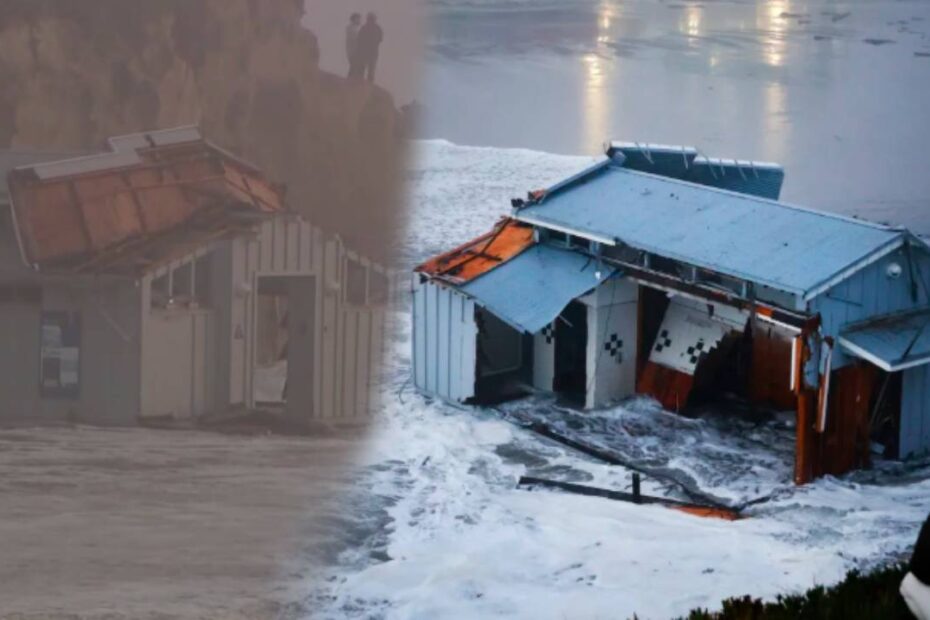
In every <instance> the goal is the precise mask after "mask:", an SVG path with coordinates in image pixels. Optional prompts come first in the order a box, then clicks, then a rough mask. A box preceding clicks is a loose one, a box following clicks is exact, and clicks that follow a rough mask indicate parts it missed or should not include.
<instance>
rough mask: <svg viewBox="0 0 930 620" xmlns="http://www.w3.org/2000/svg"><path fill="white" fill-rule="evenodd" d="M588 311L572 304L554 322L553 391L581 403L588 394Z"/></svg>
mask: <svg viewBox="0 0 930 620" xmlns="http://www.w3.org/2000/svg"><path fill="white" fill-rule="evenodd" d="M587 346H588V307H587V306H585V305H584V304H583V303H581V302H580V301H577V300H576V301H572V302H571V303H569V304H568V306H566V307H565V310H563V311H562V314H560V315H559V317H558V318H557V319H556V321H555V377H554V380H553V388H554V389H555V391H556V392H557V393H559V394H561V395H563V396H565V397H566V398H567V399H568V400H570V401H572V402H581V403H584V399H585V393H586V392H587V376H588V364H587Z"/></svg>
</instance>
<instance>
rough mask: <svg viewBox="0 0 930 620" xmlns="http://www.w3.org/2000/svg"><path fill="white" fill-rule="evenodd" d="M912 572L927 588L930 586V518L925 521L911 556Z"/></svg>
mask: <svg viewBox="0 0 930 620" xmlns="http://www.w3.org/2000/svg"><path fill="white" fill-rule="evenodd" d="M911 572H912V573H913V574H914V576H915V577H917V579H919V580H920V581H921V583H923V584H924V585H926V586H930V516H928V517H927V520H926V521H924V525H923V527H921V528H920V535H919V536H917V544H916V545H914V555H912V556H911Z"/></svg>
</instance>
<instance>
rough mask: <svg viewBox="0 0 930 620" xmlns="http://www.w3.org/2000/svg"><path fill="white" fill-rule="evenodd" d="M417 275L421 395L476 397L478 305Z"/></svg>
mask: <svg viewBox="0 0 930 620" xmlns="http://www.w3.org/2000/svg"><path fill="white" fill-rule="evenodd" d="M419 278H420V276H419V274H414V293H413V374H414V385H415V386H416V387H417V389H419V390H420V391H422V392H425V393H427V394H432V395H435V396H438V397H440V398H442V399H444V400H448V401H452V402H465V401H466V400H468V399H469V398H471V397H473V396H474V395H475V361H476V360H475V355H476V343H477V338H478V328H477V326H476V325H475V302H474V301H472V300H471V299H469V298H468V297H466V296H464V295H462V294H461V293H459V292H457V291H455V290H454V289H452V288H450V287H446V286H442V285H440V284H436V283H434V282H432V281H427V282H423V283H421V282H420V281H419Z"/></svg>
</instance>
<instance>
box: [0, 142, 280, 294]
mask: <svg viewBox="0 0 930 620" xmlns="http://www.w3.org/2000/svg"><path fill="white" fill-rule="evenodd" d="M109 144H110V146H111V149H112V150H111V151H110V152H108V153H103V154H99V155H89V156H81V157H76V158H70V159H64V160H59V161H55V162H49V163H41V164H35V165H31V166H20V167H17V168H14V169H13V170H11V171H10V173H9V175H8V180H9V186H10V190H11V191H10V209H11V212H12V216H13V224H14V229H15V233H16V240H17V244H18V246H19V251H20V256H21V258H22V260H23V262H24V263H25V264H26V266H27V267H29V268H30V269H34V270H37V271H39V270H41V271H44V272H47V273H48V272H59V273H83V272H93V273H118V274H124V275H135V276H138V275H140V273H142V272H145V271H149V270H151V269H153V268H157V267H158V266H159V265H163V264H165V263H168V262H170V261H172V260H174V259H176V258H178V257H179V256H181V255H184V254H186V253H189V252H190V251H191V250H192V249H194V248H196V247H198V246H202V245H203V244H206V243H209V242H211V241H213V240H216V239H219V238H223V237H225V236H228V235H230V234H236V233H243V232H247V231H249V230H252V229H253V228H254V225H255V223H256V222H258V221H261V220H263V219H265V218H266V217H269V216H271V215H273V214H276V213H287V212H289V210H288V208H287V206H286V204H285V203H284V193H285V190H284V188H283V186H280V185H276V184H273V183H271V182H269V181H268V180H267V179H265V177H264V176H263V175H262V173H261V172H260V171H259V170H258V169H257V168H255V167H254V166H252V165H251V164H248V163H246V162H244V161H242V160H240V159H238V158H237V157H235V156H233V155H231V154H229V153H228V152H226V151H225V150H223V149H221V148H219V147H217V146H216V145H214V144H212V143H210V142H209V141H207V140H205V139H204V138H203V137H202V136H201V134H200V132H199V130H198V129H197V128H196V127H181V128H177V129H169V130H163V131H157V132H150V133H144V134H132V135H129V136H122V137H116V138H111V139H110V141H109Z"/></svg>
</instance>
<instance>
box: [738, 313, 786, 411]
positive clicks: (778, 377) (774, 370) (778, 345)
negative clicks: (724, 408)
mask: <svg viewBox="0 0 930 620" xmlns="http://www.w3.org/2000/svg"><path fill="white" fill-rule="evenodd" d="M793 338H794V333H793V332H791V331H789V330H787V329H784V328H781V327H779V326H777V325H774V324H772V323H768V322H765V321H761V320H759V321H754V322H753V324H752V364H751V368H750V373H749V397H750V398H751V399H752V400H753V401H755V402H765V403H769V404H771V405H774V406H775V407H778V408H779V409H783V410H788V409H794V408H795V407H796V405H797V396H796V395H795V394H794V392H793V391H792V388H791V373H792V372H793V369H792V366H791V362H792V356H791V350H792V341H793Z"/></svg>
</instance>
